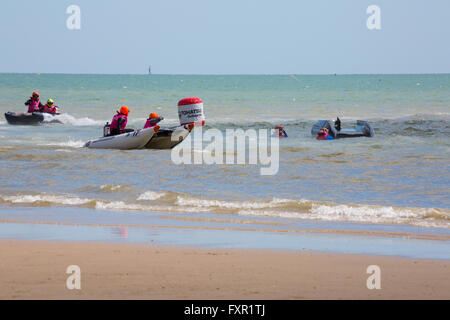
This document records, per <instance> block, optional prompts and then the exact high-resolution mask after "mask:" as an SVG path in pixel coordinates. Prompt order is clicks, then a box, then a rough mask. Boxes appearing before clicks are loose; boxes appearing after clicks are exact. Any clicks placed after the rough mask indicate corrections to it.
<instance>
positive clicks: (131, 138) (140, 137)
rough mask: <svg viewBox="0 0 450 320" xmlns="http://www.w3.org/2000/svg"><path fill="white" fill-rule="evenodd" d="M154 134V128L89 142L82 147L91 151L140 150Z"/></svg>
mask: <svg viewBox="0 0 450 320" xmlns="http://www.w3.org/2000/svg"><path fill="white" fill-rule="evenodd" d="M154 134H155V129H154V128H146V129H140V130H136V131H133V132H128V133H123V134H119V135H115V136H108V137H103V138H99V139H96V140H90V141H88V142H86V144H85V145H84V146H85V147H86V148H91V149H119V150H132V149H142V148H144V147H145V145H146V144H147V143H148V142H149V141H150V139H152V137H153V135H154Z"/></svg>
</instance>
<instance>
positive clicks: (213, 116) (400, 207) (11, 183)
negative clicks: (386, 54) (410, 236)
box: [0, 74, 450, 229]
mask: <svg viewBox="0 0 450 320" xmlns="http://www.w3.org/2000/svg"><path fill="white" fill-rule="evenodd" d="M34 90H38V91H39V92H40V94H41V99H42V100H46V99H47V98H50V97H51V98H52V99H53V100H54V101H55V102H56V104H57V105H59V106H60V107H61V109H62V112H63V113H64V114H63V115H61V116H60V121H61V122H62V123H61V124H53V123H52V124H49V123H47V124H43V125H41V126H32V127H28V126H11V125H8V124H7V123H6V121H5V120H4V119H1V120H0V138H1V141H2V142H1V143H0V206H2V208H3V209H2V210H7V208H10V207H15V206H29V207H47V208H49V210H51V209H50V208H51V207H55V206H63V207H75V208H76V207H83V208H91V209H95V210H98V211H101V210H118V211H120V212H125V213H126V212H127V211H128V210H133V211H134V212H136V211H137V212H141V213H142V214H143V215H146V214H154V213H161V212H164V213H165V215H168V216H172V217H177V216H179V215H183V218H186V219H197V218H198V219H199V220H201V221H204V223H205V224H207V223H208V220H210V219H213V218H214V219H217V216H219V217H220V215H222V216H223V217H224V219H228V220H229V219H231V218H230V217H234V220H236V221H237V220H242V219H244V220H245V219H247V220H248V219H275V220H274V221H277V222H280V221H283V223H288V224H289V223H299V221H303V220H304V221H306V220H322V221H329V222H333V221H339V222H356V223H365V224H391V225H399V226H400V225H412V226H418V227H430V228H432V227H439V228H444V229H446V228H449V227H450V192H449V190H450V188H449V186H450V179H449V176H450V175H449V169H450V157H449V155H450V140H449V138H450V75H448V74H442V75H336V76H335V75H330V76H300V75H295V76H294V75H292V76H290V75H280V76H188V75H179V76H175V75H174V76H169V75H164V76H163V75H151V76H148V75H136V76H133V75H46V74H41V75H25V74H2V75H0V112H1V113H2V114H3V113H4V112H7V111H17V112H21V111H25V106H24V105H23V103H24V102H25V100H26V99H27V98H28V97H29V96H30V94H31V92H32V91H34ZM190 96H198V97H200V98H202V99H203V101H204V108H205V114H206V127H205V129H209V128H217V129H219V130H221V131H222V132H225V130H226V129H229V128H230V129H236V128H242V129H244V130H245V129H249V128H253V129H260V128H267V129H271V128H273V127H274V126H275V125H277V124H282V125H283V126H284V127H285V129H286V131H287V133H288V134H289V138H288V139H282V140H280V168H279V171H278V174H277V175H274V176H261V175H260V174H259V172H260V171H259V169H260V167H259V166H250V165H195V166H194V165H175V164H174V163H173V162H172V161H171V157H170V151H169V150H133V151H118V150H90V149H86V148H83V145H84V143H85V142H86V141H87V140H90V139H93V138H96V137H99V136H101V134H102V126H103V124H104V123H105V122H106V121H110V120H111V117H112V116H113V114H114V112H115V110H117V109H118V108H119V107H120V106H121V105H127V106H129V107H130V109H131V113H130V118H129V126H130V127H134V128H141V127H142V126H143V125H144V123H145V119H146V117H147V115H148V114H149V113H150V112H158V113H159V114H160V115H162V116H164V117H165V120H164V122H163V123H162V124H166V125H168V126H169V125H175V124H177V123H178V118H177V101H178V100H180V99H182V98H185V97H190ZM336 116H339V117H340V118H341V120H342V121H343V126H344V127H345V126H351V125H353V122H354V121H355V120H356V119H364V120H369V121H370V122H371V124H372V125H373V127H374V129H375V137H374V138H357V139H343V140H336V141H317V140H315V139H314V138H313V137H311V134H310V130H311V126H312V125H313V123H314V122H315V121H316V120H318V119H335V117H336ZM197 151H198V150H197ZM121 217H122V218H123V223H124V224H126V223H127V218H126V215H122V216H121ZM40 218H42V211H36V220H39V219H40ZM74 219H75V220H76V218H74ZM74 222H76V221H74ZM236 223H239V222H236Z"/></svg>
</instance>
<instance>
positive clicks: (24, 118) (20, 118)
mask: <svg viewBox="0 0 450 320" xmlns="http://www.w3.org/2000/svg"><path fill="white" fill-rule="evenodd" d="M55 115H59V114H55ZM55 115H53V114H50V113H47V114H45V115H44V114H43V113H41V112H33V113H17V112H6V113H5V119H6V121H7V122H8V123H9V124H13V125H38V124H41V123H42V122H44V119H46V121H45V122H49V123H51V122H58V123H59V122H60V121H58V120H57V119H52V118H54V116H55Z"/></svg>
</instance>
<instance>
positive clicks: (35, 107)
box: [28, 99, 41, 113]
mask: <svg viewBox="0 0 450 320" xmlns="http://www.w3.org/2000/svg"><path fill="white" fill-rule="evenodd" d="M40 104H41V102H40V101H39V99H38V100H33V99H30V104H29V105H28V112H30V113H32V112H39V105H40Z"/></svg>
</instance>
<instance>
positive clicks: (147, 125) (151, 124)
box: [144, 119, 156, 129]
mask: <svg viewBox="0 0 450 320" xmlns="http://www.w3.org/2000/svg"><path fill="white" fill-rule="evenodd" d="M152 120H153V119H147V122H146V123H145V126H144V129H145V128H152V127H156V123H154V122H153V123H152V122H151V121H152Z"/></svg>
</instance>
